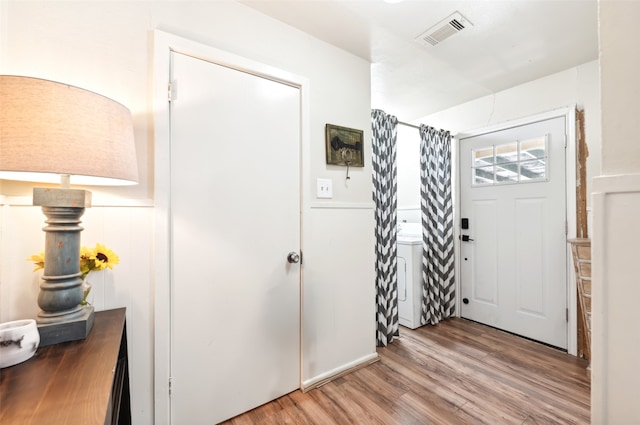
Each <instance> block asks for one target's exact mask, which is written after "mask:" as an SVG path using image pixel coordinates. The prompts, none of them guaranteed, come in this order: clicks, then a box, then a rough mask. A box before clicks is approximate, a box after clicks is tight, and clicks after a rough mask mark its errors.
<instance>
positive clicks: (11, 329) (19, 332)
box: [0, 319, 40, 368]
mask: <svg viewBox="0 0 640 425" xmlns="http://www.w3.org/2000/svg"><path fill="white" fill-rule="evenodd" d="M38 344H40V333H39V332H38V327H37V326H36V321H35V320H33V319H26V320H16V321H13V322H6V323H0V368H4V367H9V366H13V365H15V364H18V363H22V362H24V361H25V360H29V359H30V358H31V357H33V355H34V354H35V353H36V350H37V349H38Z"/></svg>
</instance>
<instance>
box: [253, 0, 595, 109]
mask: <svg viewBox="0 0 640 425" xmlns="http://www.w3.org/2000/svg"><path fill="white" fill-rule="evenodd" d="M241 3H243V4H245V5H247V6H249V7H252V8H254V9H256V10H258V11H261V12H262V13H265V14H267V15H269V16H271V17H273V18H275V19H278V20H280V21H283V22H285V23H287V24H289V25H291V26H293V27H296V28H298V29H300V30H302V31H304V32H307V33H309V34H311V35H313V36H315V37H317V38H319V39H322V40H324V41H326V42H328V43H330V44H333V45H335V46H337V47H340V48H342V49H344V50H347V51H349V52H351V53H353V54H354V55H357V56H360V57H362V58H364V59H366V60H368V61H370V62H371V64H372V65H371V84H372V107H373V108H380V109H384V110H385V111H386V112H388V113H392V114H394V115H396V116H398V118H399V119H400V120H403V121H413V120H416V119H418V118H421V117H423V116H425V115H428V114H431V113H433V112H437V111H440V110H443V109H446V108H448V107H451V106H455V105H458V104H460V103H464V102H466V101H469V100H472V99H475V98H478V97H482V96H486V95H490V94H492V93H496V92H499V91H501V90H505V89H507V88H510V87H513V86H516V85H518V84H522V83H524V82H527V81H531V80H535V79H538V78H541V77H544V76H546V75H550V74H553V73H555V72H558V71H561V70H565V69H568V68H571V67H573V66H576V65H579V64H582V63H585V62H589V61H591V60H595V59H597V58H598V24H597V0H471V1H469V0H466V1H459V0H413V1H411V0H405V1H403V2H400V3H397V4H390V3H386V2H384V1H383V0H320V1H318V0H288V1H281V0H241ZM455 11H458V12H460V13H461V14H462V15H463V16H464V17H465V18H466V19H467V20H469V21H470V22H471V23H472V24H473V27H471V28H466V29H464V30H463V31H461V32H459V33H457V34H455V35H453V36H451V37H450V38H448V39H446V40H444V41H442V42H441V43H440V44H438V45H436V46H433V47H432V46H428V45H423V44H420V43H418V42H416V41H415V40H414V39H415V38H416V37H417V36H419V35H420V34H422V33H423V32H424V31H426V30H427V29H429V28H430V27H431V26H433V25H434V24H436V23H438V22H439V21H441V20H442V19H444V18H446V17H447V16H449V15H450V14H451V13H453V12H455Z"/></svg>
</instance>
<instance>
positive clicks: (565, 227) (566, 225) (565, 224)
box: [564, 220, 569, 236]
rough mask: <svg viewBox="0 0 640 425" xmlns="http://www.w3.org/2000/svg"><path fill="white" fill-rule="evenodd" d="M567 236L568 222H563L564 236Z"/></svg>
mask: <svg viewBox="0 0 640 425" xmlns="http://www.w3.org/2000/svg"><path fill="white" fill-rule="evenodd" d="M568 234H569V222H568V221H567V220H565V221H564V235H565V236H567V235H568Z"/></svg>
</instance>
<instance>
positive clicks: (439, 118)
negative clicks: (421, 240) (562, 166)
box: [416, 61, 601, 193]
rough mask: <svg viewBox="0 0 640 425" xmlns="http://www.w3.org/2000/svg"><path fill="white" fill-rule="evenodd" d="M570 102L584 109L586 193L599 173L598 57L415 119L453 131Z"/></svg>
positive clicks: (469, 128) (569, 103)
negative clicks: (586, 151)
mask: <svg viewBox="0 0 640 425" xmlns="http://www.w3.org/2000/svg"><path fill="white" fill-rule="evenodd" d="M573 104H575V105H577V107H579V108H582V109H584V111H585V133H586V141H587V145H588V148H589V158H588V160H587V180H588V183H587V193H590V191H591V190H590V187H591V179H592V177H593V176H597V175H599V174H600V144H601V142H600V91H599V64H598V61H592V62H588V63H585V64H583V65H580V66H577V67H575V68H570V69H567V70H564V71H562V72H558V73H556V74H553V75H550V76H547V77H544V78H540V79H538V80H535V81H530V82H528V83H525V84H522V85H519V86H516V87H513V88H511V89H508V90H504V91H502V92H499V93H496V94H494V95H491V96H485V97H482V98H479V99H476V100H473V101H470V102H467V103H464V104H462V105H458V106H455V107H453V108H449V109H446V110H444V111H441V112H438V113H435V114H431V115H428V116H426V117H423V118H421V119H419V120H417V121H416V122H420V123H423V124H426V125H430V126H432V127H437V128H443V129H445V130H449V131H451V132H452V134H454V135H455V134H457V133H465V132H470V131H474V130H478V129H481V128H483V127H489V126H492V125H495V124H501V123H505V122H507V121H512V120H515V119H519V118H524V117H527V116H530V115H535V114H539V113H542V112H546V111H551V110H554V109H558V108H562V107H567V106H571V105H573Z"/></svg>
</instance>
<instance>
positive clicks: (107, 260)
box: [27, 243, 120, 306]
mask: <svg viewBox="0 0 640 425" xmlns="http://www.w3.org/2000/svg"><path fill="white" fill-rule="evenodd" d="M27 260H29V261H32V262H33V263H34V264H35V268H34V269H33V271H34V272H35V271H38V270H41V269H44V260H45V258H44V252H41V253H40V254H36V255H32V256H31V257H29V258H28V259H27ZM118 263H120V258H119V257H118V255H117V254H116V253H115V252H113V251H112V250H110V249H109V248H107V247H106V246H105V245H103V244H99V243H98V244H96V246H95V248H87V247H84V246H82V247H80V273H81V274H82V276H81V278H82V280H83V281H85V278H86V277H87V275H88V274H89V273H91V272H92V271H99V270H104V269H106V268H110V269H113V266H114V265H116V264H118ZM89 292H91V285H90V284H88V282H86V281H85V282H84V283H83V297H82V302H80V305H83V306H84V305H87V304H89V303H88V302H87V296H88V295H89Z"/></svg>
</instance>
